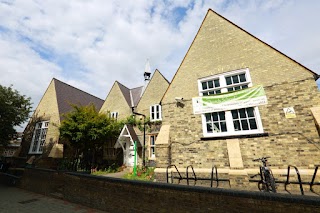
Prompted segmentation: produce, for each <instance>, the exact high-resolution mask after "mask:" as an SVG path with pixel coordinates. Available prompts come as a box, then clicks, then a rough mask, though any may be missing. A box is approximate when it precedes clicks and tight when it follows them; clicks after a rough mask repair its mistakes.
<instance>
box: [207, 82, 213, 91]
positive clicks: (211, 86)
mask: <svg viewBox="0 0 320 213" xmlns="http://www.w3.org/2000/svg"><path fill="white" fill-rule="evenodd" d="M208 88H209V89H212V88H213V82H212V81H208Z"/></svg>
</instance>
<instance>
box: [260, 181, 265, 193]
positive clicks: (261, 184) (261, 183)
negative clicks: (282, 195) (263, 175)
mask: <svg viewBox="0 0 320 213" xmlns="http://www.w3.org/2000/svg"><path fill="white" fill-rule="evenodd" d="M258 189H259V190H260V192H264V191H266V184H264V183H263V182H262V180H260V181H259V182H258Z"/></svg>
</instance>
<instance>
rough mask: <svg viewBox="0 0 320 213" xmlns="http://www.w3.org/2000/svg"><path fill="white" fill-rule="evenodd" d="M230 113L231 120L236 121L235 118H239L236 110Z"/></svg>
mask: <svg viewBox="0 0 320 213" xmlns="http://www.w3.org/2000/svg"><path fill="white" fill-rule="evenodd" d="M231 113H232V118H233V119H237V118H238V117H239V116H238V111H237V110H231Z"/></svg>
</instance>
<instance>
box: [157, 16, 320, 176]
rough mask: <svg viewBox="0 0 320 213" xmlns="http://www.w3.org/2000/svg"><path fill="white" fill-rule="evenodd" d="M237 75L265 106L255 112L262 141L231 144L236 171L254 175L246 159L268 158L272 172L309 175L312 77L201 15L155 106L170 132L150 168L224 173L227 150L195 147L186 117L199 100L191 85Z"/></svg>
mask: <svg viewBox="0 0 320 213" xmlns="http://www.w3.org/2000/svg"><path fill="white" fill-rule="evenodd" d="M242 68H248V69H249V71H250V76H251V79H252V84H253V85H262V86H263V87H264V89H265V92H266V96H267V99H268V104H267V105H265V106H259V112H260V115H261V119H262V125H263V129H264V132H265V133H266V135H264V136H259V137H238V140H236V142H237V143H239V146H237V147H240V154H241V155H238V153H233V155H235V156H237V158H238V159H241V158H242V160H243V164H239V165H241V166H242V165H243V167H244V168H257V167H258V166H259V165H258V164H257V163H253V162H252V159H253V158H258V157H262V156H270V157H271V159H270V160H269V162H270V164H271V165H272V166H274V167H277V168H286V166H287V165H289V164H291V165H296V166H299V167H302V168H313V166H314V164H319V163H320V160H319V159H320V150H319V148H320V146H319V142H320V141H319V134H318V132H317V129H316V126H315V123H314V120H313V117H312V114H311V111H310V108H311V107H314V106H317V105H320V102H319V101H320V99H319V92H318V89H317V86H316V83H315V81H314V76H313V74H314V73H312V71H310V70H308V69H306V68H305V67H303V66H301V65H299V64H298V63H296V62H295V61H293V60H291V59H290V58H288V57H287V56H285V55H283V54H281V53H280V52H278V51H276V50H275V49H273V48H271V47H270V46H268V45H267V44H265V43H263V42H261V41H259V40H258V39H256V38H254V37H253V36H251V35H249V34H248V33H247V32H245V31H243V30H241V29H239V28H238V27H236V26H235V25H233V24H232V23H230V22H228V21H227V20H225V19H224V18H222V17H220V16H219V15H217V14H216V13H214V12H212V11H209V12H208V14H207V16H206V18H205V20H204V22H203V24H202V27H201V28H200V30H199V33H198V34H197V36H196V38H195V40H194V42H193V43H192V45H191V47H190V49H189V51H188V52H187V54H186V57H185V58H184V60H183V62H182V64H181V66H180V67H179V69H178V71H177V73H176V75H175V77H174V79H173V80H172V82H171V85H170V86H169V88H168V90H167V92H166V94H165V95H164V97H163V99H162V109H163V124H166V125H170V137H169V141H168V147H163V151H161V150H159V149H158V150H157V151H158V152H159V153H161V155H162V156H161V158H159V159H158V157H157V160H159V161H160V160H161V163H159V164H157V167H162V168H164V167H165V165H164V163H165V162H166V160H167V162H169V163H171V164H176V165H177V166H179V167H186V166H188V165H190V164H192V165H193V166H195V167H197V168H211V167H212V165H216V166H218V167H220V168H230V158H229V153H228V148H229V149H230V147H231V146H230V147H228V146H227V140H226V139H224V138H219V139H214V138H210V139H209V140H203V139H202V137H203V133H202V123H201V116H200V115H194V114H193V110H192V101H191V99H192V98H193V97H196V96H199V91H198V82H197V80H198V79H199V78H203V77H207V76H211V75H216V74H221V73H224V72H228V71H232V70H239V69H242ZM175 97H183V99H184V101H183V104H182V105H179V106H178V105H177V104H176V102H175ZM286 107H294V110H295V112H296V118H291V119H287V118H285V115H284V111H283V108H286ZM165 153H168V156H165ZM235 169H237V168H235ZM239 169H243V168H239ZM235 173H236V172H235ZM243 178H244V179H245V178H247V177H246V173H245V172H244V174H243ZM240 179H241V178H240ZM233 181H237V178H234V180H233ZM240 182H241V181H240Z"/></svg>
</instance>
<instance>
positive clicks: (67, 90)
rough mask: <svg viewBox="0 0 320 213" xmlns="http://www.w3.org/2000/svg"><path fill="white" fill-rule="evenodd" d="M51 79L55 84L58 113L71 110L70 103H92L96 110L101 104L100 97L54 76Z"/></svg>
mask: <svg viewBox="0 0 320 213" xmlns="http://www.w3.org/2000/svg"><path fill="white" fill-rule="evenodd" d="M53 81H54V85H55V90H56V96H57V102H58V110H59V114H60V115H62V114H64V113H67V112H69V111H70V110H72V107H71V106H70V104H76V105H81V106H86V105H89V104H90V103H92V104H93V105H94V106H95V107H96V109H97V110H100V108H101V106H102V104H103V100H102V99H100V98H97V97H95V96H93V95H91V94H89V93H87V92H84V91H82V90H80V89H78V88H75V87H73V86H71V85H69V84H66V83H64V82H62V81H59V80H58V79H55V78H54V79H53Z"/></svg>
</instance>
